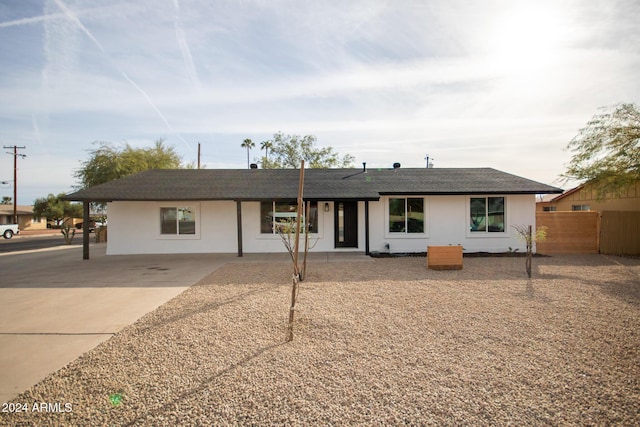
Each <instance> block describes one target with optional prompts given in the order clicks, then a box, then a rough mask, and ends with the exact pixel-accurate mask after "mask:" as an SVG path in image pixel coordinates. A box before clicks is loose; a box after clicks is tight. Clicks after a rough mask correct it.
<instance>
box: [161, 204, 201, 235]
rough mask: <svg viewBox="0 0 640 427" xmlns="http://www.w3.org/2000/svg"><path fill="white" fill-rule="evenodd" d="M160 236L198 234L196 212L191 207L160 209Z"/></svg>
mask: <svg viewBox="0 0 640 427" xmlns="http://www.w3.org/2000/svg"><path fill="white" fill-rule="evenodd" d="M160 234H165V235H185V234H196V218H195V210H194V209H193V208H191V207H164V208H160Z"/></svg>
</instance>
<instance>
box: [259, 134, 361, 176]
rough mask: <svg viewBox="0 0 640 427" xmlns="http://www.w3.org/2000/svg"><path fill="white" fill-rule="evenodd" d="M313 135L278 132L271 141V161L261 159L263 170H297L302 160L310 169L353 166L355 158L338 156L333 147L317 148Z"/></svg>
mask: <svg viewBox="0 0 640 427" xmlns="http://www.w3.org/2000/svg"><path fill="white" fill-rule="evenodd" d="M316 141H317V139H316V137H315V136H313V135H306V136H299V135H284V134H283V133H282V132H278V133H276V134H274V135H273V140H271V141H270V142H271V145H272V147H271V156H272V157H271V159H269V158H267V157H264V158H263V162H262V164H263V168H265V169H267V168H269V169H297V168H298V167H300V162H301V161H302V160H304V161H305V163H306V164H307V165H308V166H309V167H310V168H315V169H323V168H344V167H351V166H353V162H354V160H355V158H354V157H353V156H352V155H351V154H345V155H344V156H342V157H340V155H339V154H338V153H337V152H336V151H335V150H334V149H333V147H317V146H316Z"/></svg>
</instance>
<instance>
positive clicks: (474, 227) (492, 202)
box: [469, 196, 506, 233]
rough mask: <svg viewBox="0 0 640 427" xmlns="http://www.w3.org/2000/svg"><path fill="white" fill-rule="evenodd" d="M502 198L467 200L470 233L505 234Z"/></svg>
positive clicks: (504, 207)
mask: <svg viewBox="0 0 640 427" xmlns="http://www.w3.org/2000/svg"><path fill="white" fill-rule="evenodd" d="M505 200H506V199H505V197H504V196H488V197H471V198H469V231H470V232H471V233H504V232H506V226H505V224H506V204H505Z"/></svg>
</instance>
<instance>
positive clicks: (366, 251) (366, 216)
mask: <svg viewBox="0 0 640 427" xmlns="http://www.w3.org/2000/svg"><path fill="white" fill-rule="evenodd" d="M364 254H365V255H369V201H368V200H365V201H364Z"/></svg>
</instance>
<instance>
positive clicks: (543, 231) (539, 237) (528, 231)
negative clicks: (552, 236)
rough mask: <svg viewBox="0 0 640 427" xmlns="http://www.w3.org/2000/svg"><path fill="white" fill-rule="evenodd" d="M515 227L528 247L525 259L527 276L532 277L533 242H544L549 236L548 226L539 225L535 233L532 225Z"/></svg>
mask: <svg viewBox="0 0 640 427" xmlns="http://www.w3.org/2000/svg"><path fill="white" fill-rule="evenodd" d="M513 228H514V229H515V230H516V231H517V233H518V236H519V237H520V238H521V239H522V240H524V242H525V244H526V247H527V256H526V261H525V269H526V271H527V276H529V278H531V263H532V259H533V244H534V243H535V242H542V241H544V240H545V239H546V238H547V227H544V226H542V227H538V229H537V230H536V233H535V235H534V234H533V227H532V226H531V225H529V226H525V225H514V226H513Z"/></svg>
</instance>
